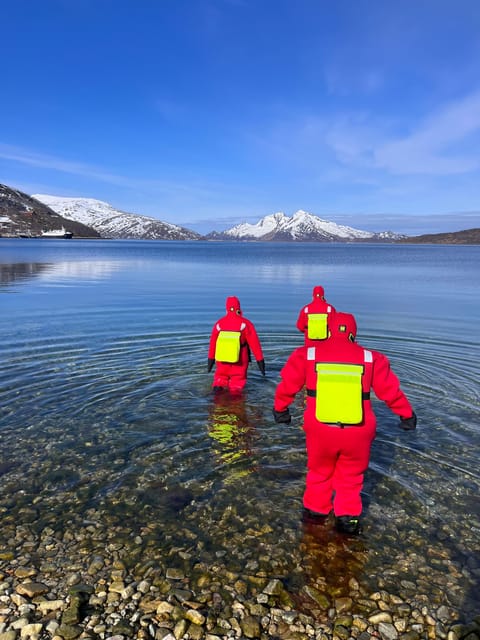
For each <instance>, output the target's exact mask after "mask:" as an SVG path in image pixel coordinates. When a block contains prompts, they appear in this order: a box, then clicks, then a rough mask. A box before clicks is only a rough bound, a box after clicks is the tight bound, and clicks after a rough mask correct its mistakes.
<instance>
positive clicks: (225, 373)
mask: <svg viewBox="0 0 480 640" xmlns="http://www.w3.org/2000/svg"><path fill="white" fill-rule="evenodd" d="M229 368H230V365H228V364H225V363H223V362H216V363H215V373H214V374H213V382H212V387H225V389H227V388H228V378H229Z"/></svg>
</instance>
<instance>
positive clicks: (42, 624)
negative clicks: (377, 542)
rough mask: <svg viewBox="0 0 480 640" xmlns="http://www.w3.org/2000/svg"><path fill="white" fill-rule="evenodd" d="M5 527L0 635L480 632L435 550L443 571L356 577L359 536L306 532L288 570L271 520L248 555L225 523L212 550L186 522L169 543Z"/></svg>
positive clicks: (170, 638) (390, 637)
mask: <svg viewBox="0 0 480 640" xmlns="http://www.w3.org/2000/svg"><path fill="white" fill-rule="evenodd" d="M6 524H7V528H6V530H7V533H9V537H8V538H7V539H5V544H3V545H2V550H1V551H0V640H22V639H25V640H43V639H45V640H46V639H49V640H73V639H75V638H82V639H87V638H89V639H91V640H128V639H130V638H132V639H133V638H134V639H139V640H140V639H142V640H147V639H155V640H180V639H181V638H185V639H188V638H190V639H192V640H202V639H205V640H221V639H227V638H258V639H265V640H266V639H268V638H273V639H278V640H280V639H282V640H308V639H316V640H328V639H330V638H338V639H339V640H349V639H350V638H353V639H358V640H368V639H369V638H381V639H382V640H420V639H425V640H434V639H436V638H440V639H445V640H463V639H466V640H477V639H478V638H480V616H476V617H475V616H474V617H473V619H472V620H469V621H463V622H462V623H460V622H459V609H458V607H457V606H455V601H456V598H457V600H458V602H459V604H460V602H461V599H462V594H461V593H460V590H459V588H458V583H457V578H458V577H459V571H458V568H457V567H456V565H455V564H454V563H453V562H451V561H450V560H448V558H446V557H444V558H441V556H437V561H438V563H439V565H441V568H440V571H439V573H438V575H436V574H435V572H432V571H431V563H429V562H428V561H427V560H426V558H423V557H421V556H420V555H419V554H415V553H411V554H410V555H409V556H408V558H407V557H406V556H405V554H403V553H400V554H399V555H398V557H397V558H396V560H395V562H394V564H391V565H390V566H389V567H386V568H385V570H384V572H383V573H379V574H377V575H375V576H370V580H367V579H365V580H363V581H360V580H359V579H358V578H357V577H355V574H356V573H358V572H357V571H356V569H358V567H359V566H360V565H363V563H364V562H365V555H366V554H367V553H368V552H367V551H366V550H365V547H364V545H363V543H362V541H361V539H355V540H352V539H347V538H342V537H340V536H339V535H338V534H337V535H335V534H334V533H333V532H332V531H331V529H323V532H321V533H320V535H319V530H318V529H315V527H311V528H310V529H307V530H306V531H305V532H304V534H303V537H302V541H301V543H300V544H299V545H298V548H296V550H295V551H294V554H293V558H292V560H293V564H292V565H291V566H290V568H289V569H288V567H287V564H286V562H285V561H284V560H283V559H282V555H281V553H278V549H276V545H275V532H274V531H273V530H272V527H270V526H269V525H263V526H261V527H258V528H252V527H247V528H246V530H245V532H244V534H243V535H244V536H245V537H247V538H250V540H251V547H252V549H256V552H254V553H252V554H244V556H243V557H242V558H241V559H240V558H239V557H238V554H237V556H236V557H235V553H234V551H233V549H234V547H235V545H236V542H235V537H236V535H235V533H234V532H230V533H229V532H228V530H227V529H225V531H224V535H225V545H224V546H218V547H217V548H212V549H210V550H209V549H207V548H206V547H205V544H204V543H202V542H201V541H200V540H199V539H195V537H194V535H193V534H192V531H191V529H189V528H188V527H182V526H179V527H178V528H179V536H178V537H177V538H176V539H173V538H171V537H170V536H169V535H168V532H167V533H166V532H165V531H163V530H162V527H161V526H160V525H156V524H152V525H151V526H150V527H145V528H144V529H143V531H142V532H141V533H140V534H139V535H134V531H132V530H131V529H128V527H126V528H122V527H117V528H116V529H115V531H113V530H109V531H108V532H106V531H105V529H104V526H103V525H102V523H101V522H100V521H94V520H91V521H83V522H82V523H81V524H80V523H78V525H77V526H76V527H75V528H73V529H70V530H65V531H64V532H63V533H62V534H59V533H58V532H56V531H55V529H54V528H53V527H52V526H45V527H43V528H42V529H40V530H35V527H34V526H33V523H32V526H28V525H27V526H25V525H14V524H13V523H10V526H9V519H8V518H7V519H6ZM3 533H4V534H5V528H4V530H3ZM272 534H273V535H272ZM162 535H163V538H162ZM286 535H287V537H288V535H289V533H288V531H287V533H286ZM182 540H183V544H181V542H182ZM229 548H230V550H231V553H229ZM432 554H433V555H435V551H434V550H433V548H432ZM202 556H203V557H204V559H203V560H202V559H201V558H202ZM247 556H249V557H247ZM407 563H408V567H407V566H406V565H407ZM232 567H233V568H232ZM319 567H320V568H319ZM322 568H323V570H322ZM334 574H336V577H335V575H334ZM402 576H403V578H402ZM429 581H433V582H438V583H439V584H438V589H436V591H435V590H434V591H435V592H436V593H437V594H438V595H437V596H436V597H433V598H432V596H431V595H426V590H425V588H424V587H425V584H426V583H428V582H429ZM369 585H370V586H369ZM371 585H376V586H377V588H376V589H372V587H371ZM392 585H397V587H398V588H396V589H395V590H394V589H393V588H392ZM442 590H443V593H442ZM431 591H432V590H431V584H430V593H431Z"/></svg>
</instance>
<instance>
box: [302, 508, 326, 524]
mask: <svg viewBox="0 0 480 640" xmlns="http://www.w3.org/2000/svg"><path fill="white" fill-rule="evenodd" d="M328 515H329V514H328V513H319V512H318V511H312V510H311V509H307V507H303V513H302V520H303V522H306V523H308V524H323V523H324V522H325V520H326V519H327V518H328Z"/></svg>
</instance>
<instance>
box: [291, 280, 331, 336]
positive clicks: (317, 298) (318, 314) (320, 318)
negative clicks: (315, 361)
mask: <svg viewBox="0 0 480 640" xmlns="http://www.w3.org/2000/svg"><path fill="white" fill-rule="evenodd" d="M334 313H335V307H333V306H332V305H331V304H330V303H328V302H327V301H326V300H325V292H324V289H323V287H322V286H320V285H317V286H316V287H314V288H313V296H312V301H311V302H309V303H308V304H306V305H305V306H304V307H302V309H301V310H300V313H299V314H298V318H297V324H296V326H297V329H298V330H299V331H300V332H301V333H303V334H304V336H305V344H313V342H312V341H315V340H325V339H326V338H328V320H329V318H330V317H331V314H334Z"/></svg>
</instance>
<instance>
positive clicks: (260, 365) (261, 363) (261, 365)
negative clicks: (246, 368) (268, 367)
mask: <svg viewBox="0 0 480 640" xmlns="http://www.w3.org/2000/svg"><path fill="white" fill-rule="evenodd" d="M257 366H258V368H259V369H260V371H261V374H262V376H264V375H265V360H257Z"/></svg>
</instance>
